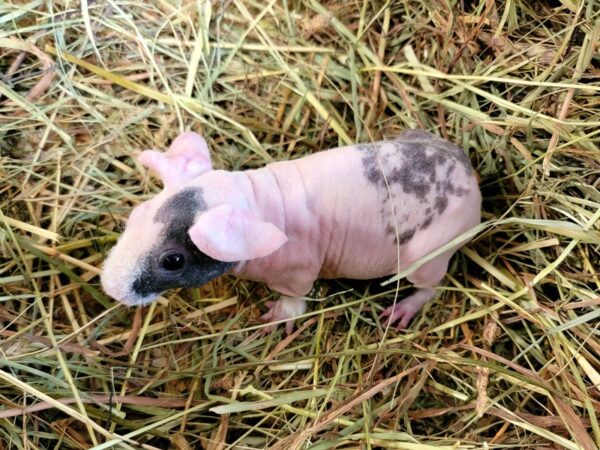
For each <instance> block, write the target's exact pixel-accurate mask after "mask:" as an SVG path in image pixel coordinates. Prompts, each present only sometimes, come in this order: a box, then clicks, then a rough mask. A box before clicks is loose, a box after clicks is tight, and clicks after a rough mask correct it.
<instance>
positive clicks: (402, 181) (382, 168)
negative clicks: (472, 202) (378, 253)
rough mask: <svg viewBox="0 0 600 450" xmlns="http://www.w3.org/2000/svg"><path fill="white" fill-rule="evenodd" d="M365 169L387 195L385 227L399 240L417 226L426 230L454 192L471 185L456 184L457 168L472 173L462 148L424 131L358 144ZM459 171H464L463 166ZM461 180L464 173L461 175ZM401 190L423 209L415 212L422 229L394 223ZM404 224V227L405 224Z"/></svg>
mask: <svg viewBox="0 0 600 450" xmlns="http://www.w3.org/2000/svg"><path fill="white" fill-rule="evenodd" d="M358 149H359V151H361V152H362V153H363V154H364V156H363V157H362V165H363V173H364V175H365V177H366V179H367V180H368V181H370V182H371V183H373V184H374V185H375V186H376V187H377V189H379V190H380V191H381V192H382V193H383V194H384V198H385V200H384V204H383V205H382V215H383V216H384V218H386V219H387V220H388V224H387V226H386V231H387V232H388V233H389V234H391V235H393V236H394V240H395V242H398V243H400V244H404V243H406V242H408V241H409V240H410V239H412V237H413V236H414V234H415V233H416V231H417V229H420V230H422V229H425V228H427V227H429V226H430V225H431V223H432V222H433V219H434V218H435V217H436V216H437V215H439V214H442V213H443V212H444V211H445V210H446V208H447V207H448V202H449V200H448V199H449V196H455V197H462V196H463V195H465V194H466V193H467V192H469V188H468V187H466V186H458V185H456V184H455V179H457V177H456V176H453V175H454V172H455V170H456V169H457V168H460V169H462V170H463V171H464V172H465V174H466V175H467V176H468V175H470V174H472V173H473V167H472V166H471V162H470V161H469V158H468V157H467V155H466V154H465V153H464V152H463V151H462V149H461V148H459V147H458V146H456V145H454V144H452V143H450V142H448V141H446V140H444V139H442V138H440V137H438V136H436V135H434V134H432V133H430V132H428V131H425V130H408V131H405V132H404V133H402V134H400V135H399V136H398V137H397V138H396V139H394V140H391V141H387V142H384V143H381V144H361V145H358ZM460 169H459V170H460ZM458 178H462V177H458ZM400 192H402V193H403V194H405V195H410V196H412V197H414V199H415V200H416V201H417V203H418V204H422V205H423V208H422V209H419V210H418V211H410V214H411V217H415V215H418V217H415V219H416V223H417V224H418V225H416V227H417V228H413V227H410V226H407V225H404V224H403V223H398V226H397V229H396V226H394V221H393V216H392V214H391V208H390V202H391V201H394V200H393V199H394V198H396V194H399V193H400ZM403 225H404V226H403Z"/></svg>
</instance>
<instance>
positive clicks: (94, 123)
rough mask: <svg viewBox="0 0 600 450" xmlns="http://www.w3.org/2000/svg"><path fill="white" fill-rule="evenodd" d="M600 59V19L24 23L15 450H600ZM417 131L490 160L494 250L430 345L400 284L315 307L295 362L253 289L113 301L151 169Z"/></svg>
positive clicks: (11, 318) (305, 11)
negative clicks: (153, 160)
mask: <svg viewBox="0 0 600 450" xmlns="http://www.w3.org/2000/svg"><path fill="white" fill-rule="evenodd" d="M450 5H452V6H450ZM599 41H600V10H599V8H598V5H597V2H594V1H584V0H579V1H578V0H560V1H558V0H552V1H551V0H547V1H538V2H529V1H526V0H479V1H477V0H471V1H462V0H461V1H438V0H436V1H425V0H403V1H400V0H398V1H383V0H381V1H360V2H359V1H356V2H336V1H319V0H299V1H293V0H286V1H275V0H272V1H270V2H254V1H251V0H228V1H213V2H209V1H204V0H199V1H193V0H182V1H180V2H167V1H159V2H140V3H137V2H136V1H135V0H133V1H131V2H113V1H93V2H92V1H88V2H81V3H79V2H68V1H64V0H57V1H53V2H45V1H42V0H31V1H29V2H26V3H25V2H18V1H16V0H9V1H8V2H4V3H2V4H0V74H1V76H0V155H1V156H0V174H1V176H2V180H3V182H2V185H1V190H0V201H1V212H0V233H1V234H0V238H1V240H0V248H1V251H2V260H1V261H0V285H1V286H2V287H1V293H0V299H1V302H0V350H1V351H2V355H1V356H2V360H1V364H0V379H1V380H2V381H1V382H0V418H1V420H0V449H13V448H15V449H43V448H55V449H58V448H60V449H87V448H94V449H98V450H99V449H107V448H123V449H138V448H139V449H142V448H143V449H165V448H173V449H182V450H183V449H192V448H198V449H200V448H202V449H211V450H216V449H224V448H246V449H249V448H253V449H263V448H273V449H288V448H293V449H299V448H306V449H314V450H317V449H318V450H324V449H329V448H362V449H374V448H402V449H411V450H421V449H422V450H425V449H434V448H435V449H438V450H439V449H451V448H452V449H468V448H482V447H484V446H485V448H491V449H504V448H507V449H508V448H541V449H570V450H576V449H585V450H592V449H596V448H598V447H600V423H599V420H598V417H597V416H598V415H600V294H599V292H600V274H599V273H598V272H599V270H598V268H599V267H600V264H599V262H598V257H599V248H600V221H599V219H600V191H599V184H600V177H599V174H600V150H599V143H600V56H599V53H598V42H599ZM414 127H422V128H426V129H429V130H432V131H434V132H436V133H438V134H439V135H441V136H443V137H445V138H447V139H450V140H452V141H454V142H456V143H457V144H458V145H460V146H461V147H462V148H464V149H465V151H466V152H468V155H469V157H470V159H471V161H472V162H473V164H474V166H475V167H476V169H477V172H478V174H479V177H480V179H481V188H482V192H483V195H484V217H483V220H484V223H483V225H482V226H481V227H480V228H479V229H478V230H477V231H478V233H477V236H476V237H475V238H474V239H473V241H472V242H471V243H470V244H469V245H468V246H467V247H465V248H464V249H463V250H462V251H461V252H460V253H459V254H458V255H457V256H455V257H454V258H453V260H452V266H451V268H450V272H449V275H448V276H447V278H446V282H445V285H444V286H443V287H442V288H440V295H439V297H438V299H437V300H436V301H435V302H433V303H432V304H431V305H430V306H428V307H426V308H425V310H424V311H423V313H422V314H420V315H419V316H418V317H417V318H416V319H415V320H414V321H413V323H412V324H411V326H410V328H409V329H408V330H406V331H396V330H393V329H386V326H385V323H382V322H381V321H380V320H379V319H378V315H379V313H380V312H381V311H382V309H383V308H384V307H385V306H387V305H389V304H390V303H391V301H393V298H394V288H390V287H389V286H387V287H381V286H380V284H379V283H376V282H371V283H356V284H353V285H347V284H345V283H344V282H341V281H339V282H319V283H317V285H316V286H315V291H314V292H313V294H312V297H313V298H315V299H320V301H312V302H310V305H311V309H310V310H309V312H308V313H307V314H306V315H305V316H304V317H303V319H301V320H299V321H298V322H297V324H298V328H297V329H296V331H295V332H294V333H293V334H291V335H290V336H286V335H285V333H284V331H283V330H282V329H278V330H277V331H275V332H273V333H266V334H265V333H262V331H261V330H262V328H263V324H262V323H261V322H260V321H259V319H258V318H259V316H260V314H261V312H262V311H264V302H266V301H269V300H272V299H273V293H271V292H270V291H269V290H268V289H266V288H265V287H264V286H262V285H260V284H257V283H250V282H241V281H237V280H235V279H233V278H229V277H223V278H220V279H218V280H216V281H214V282H212V283H210V284H209V285H207V286H203V287H201V288H199V289H191V290H181V291H172V292H169V293H167V294H166V295H165V298H164V299H163V300H161V301H160V302H159V303H156V304H153V305H152V306H149V307H146V308H144V309H128V308H125V307H123V306H119V305H116V304H115V303H114V302H113V301H112V299H110V298H108V297H107V296H106V295H105V294H104V293H103V292H102V291H101V289H100V287H99V277H98V274H99V273H100V267H101V262H102V260H103V258H104V257H105V255H106V252H107V251H108V249H109V248H110V247H111V245H112V244H113V243H114V241H115V240H116V238H117V237H118V235H119V233H120V230H121V227H122V224H123V221H124V220H125V219H126V217H127V215H128V212H129V211H130V210H131V208H132V206H134V205H136V204H138V203H139V202H141V201H143V200H145V199H148V198H150V197H151V196H152V195H154V194H155V193H156V192H158V191H159V190H160V188H161V186H160V183H159V182H158V180H157V179H155V178H154V177H151V176H149V175H148V173H147V172H145V171H144V169H143V168H142V167H141V166H140V165H139V163H137V162H136V161H135V160H134V159H133V158H132V156H134V155H135V154H136V152H138V151H139V150H141V149H144V148H151V147H152V148H166V147H167V146H168V144H169V142H170V141H171V140H172V139H173V138H174V137H175V136H176V135H177V134H178V133H180V132H182V131H184V130H189V129H191V130H194V131H198V132H201V133H202V134H203V135H204V136H205V137H206V138H207V140H208V142H209V146H210V147H211V149H212V152H213V157H214V159H215V161H216V165H217V166H218V167H222V168H227V169H241V168H253V167H259V166H262V165H264V164H265V163H266V162H269V161H273V160H285V159H291V158H297V157H300V156H302V155H305V154H308V153H312V152H316V151H319V150H321V149H325V148H331V147H335V146H339V145H343V144H346V143H353V142H368V141H371V140H378V139H381V138H386V137H392V136H394V135H397V134H398V133H399V132H400V131H401V130H403V129H406V128H414ZM405 287H406V288H407V287H408V285H406V286H405V285H404V284H402V285H401V292H400V294H401V295H403V293H404V292H405V291H404V289H405Z"/></svg>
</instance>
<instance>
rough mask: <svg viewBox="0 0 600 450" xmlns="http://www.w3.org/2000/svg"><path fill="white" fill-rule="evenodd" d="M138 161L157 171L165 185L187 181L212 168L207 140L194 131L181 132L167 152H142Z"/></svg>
mask: <svg viewBox="0 0 600 450" xmlns="http://www.w3.org/2000/svg"><path fill="white" fill-rule="evenodd" d="M138 161H139V162H141V163H142V164H143V165H145V166H146V167H148V168H150V169H153V170H155V171H157V172H158V174H159V175H160V178H161V179H162V181H163V184H164V185H165V187H168V186H176V185H178V184H182V183H185V182H186V181H189V180H191V179H192V178H194V177H197V176H198V175H201V174H202V173H204V172H207V171H209V170H211V169H212V163H211V161H210V153H209V151H208V145H207V144H206V141H205V140H204V138H203V137H202V136H200V135H199V134H197V133H192V132H187V133H183V134H180V135H179V136H178V137H177V138H176V139H175V140H174V141H173V143H172V144H171V146H170V147H169V149H168V150H167V151H166V152H159V151H156V150H146V151H144V152H142V153H141V154H140V155H139V156H138Z"/></svg>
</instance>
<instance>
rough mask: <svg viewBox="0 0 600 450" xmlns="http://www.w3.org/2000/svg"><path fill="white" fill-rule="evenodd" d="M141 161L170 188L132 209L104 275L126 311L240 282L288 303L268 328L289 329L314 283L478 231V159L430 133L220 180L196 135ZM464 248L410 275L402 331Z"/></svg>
mask: <svg viewBox="0 0 600 450" xmlns="http://www.w3.org/2000/svg"><path fill="white" fill-rule="evenodd" d="M139 160H140V162H142V164H144V165H146V166H147V167H149V168H151V169H154V170H155V171H157V172H158V173H159V174H160V176H161V178H162V181H163V183H164V190H163V191H162V192H161V193H160V194H158V195H157V196H156V197H154V198H153V199H152V200H149V201H147V202H144V203H142V204H140V205H139V206H137V207H136V208H135V209H134V210H133V211H132V213H131V216H130V217H129V220H128V221H127V226H126V228H125V231H124V233H123V235H122V236H121V238H120V239H119V241H118V242H117V244H116V245H115V247H114V248H113V249H112V250H111V252H110V254H109V256H108V259H107V260H106V261H105V263H104V270H103V273H102V284H103V287H104V290H105V291H106V292H107V293H108V294H109V295H111V296H112V297H114V298H115V299H117V300H119V301H121V302H123V303H125V304H127V305H144V304H147V303H149V302H151V301H153V300H154V299H155V298H156V297H157V296H158V295H159V294H160V293H161V292H163V291H165V290H167V289H170V288H175V287H193V286H198V285H201V284H203V283H206V282H208V281H209V280H212V279H213V278H215V277H218V276H219V275H222V274H224V273H226V272H231V273H233V274H235V275H237V276H238V277H241V278H246V279H251V280H256V281H261V282H264V283H266V284H267V285H268V286H269V287H270V288H271V289H274V290H275V291H278V292H280V293H281V294H283V295H284V297H283V298H282V299H281V300H279V301H278V302H275V303H274V304H271V306H270V311H269V312H268V313H267V314H265V315H264V316H263V318H264V319H266V320H284V319H288V322H287V327H288V330H289V329H291V326H292V320H293V318H294V317H296V316H298V315H301V314H303V313H304V311H305V310H306V305H305V301H304V299H303V298H301V297H302V296H305V295H306V294H307V293H308V292H309V291H310V289H311V287H312V285H313V282H314V281H315V280H316V279H317V278H353V279H369V278H377V277H382V276H386V275H392V274H395V273H398V272H399V271H401V270H404V269H406V268H407V267H409V266H410V265H411V264H412V263H414V262H415V261H416V260H418V259H420V258H421V257H423V256H425V255H427V254H428V253H430V252H431V251H433V250H435V249H437V248H439V247H441V246H443V245H444V244H447V243H448V242H450V241H451V240H452V239H454V238H455V237H457V236H459V235H460V234H462V233H463V232H465V231H466V230H468V229H470V228H472V227H474V226H475V225H476V224H478V223H479V221H480V214H481V212H480V209H481V195H480V192H479V188H478V185H477V180H476V178H475V174H474V171H473V168H472V166H471V164H470V162H469V159H468V158H467V156H466V155H465V154H464V152H463V151H462V150H461V149H460V148H459V147H457V146H456V145H454V144H451V143H449V142H447V141H445V140H443V139H441V138H439V137H437V136H435V135H433V134H431V133H429V132H427V131H423V130H411V131H406V132H404V133H402V134H401V135H400V136H398V137H397V138H396V139H393V140H389V141H383V142H376V143H373V144H360V145H351V146H348V147H341V148H337V149H333V150H327V151H322V152H318V153H316V154H313V155H310V156H306V157H304V158H299V159H296V160H293V161H284V162H275V163H272V164H268V165H267V166H266V167H263V168H261V169H257V170H247V171H244V172H227V171H224V170H213V169H212V164H211V160H210V155H209V151H208V147H207V145H206V142H205V140H204V139H203V138H202V137H200V136H199V135H197V134H195V133H184V134H182V135H180V136H179V137H178V138H177V139H175V141H174V142H173V144H172V145H171V147H170V148H169V150H167V152H166V153H162V152H157V151H145V152H143V153H142V154H141V155H140V157H139ZM456 250H457V248H453V249H451V250H449V251H447V252H446V253H443V254H441V255H439V256H437V257H436V258H434V259H432V260H431V261H429V262H427V263H425V264H424V265H422V266H421V267H419V268H418V269H417V270H415V271H414V272H412V273H411V274H410V275H409V276H408V277H407V278H408V280H409V281H410V282H412V283H414V285H415V286H416V287H417V290H416V291H415V293H413V294H412V295H410V296H408V297H407V298H405V299H403V300H402V301H400V302H398V303H397V304H395V305H394V306H392V307H390V308H388V309H386V310H385V311H384V313H383V316H389V321H390V322H391V323H396V324H398V325H399V326H400V327H405V326H406V325H407V324H408V322H409V321H410V319H411V318H412V317H413V316H414V314H415V313H416V312H417V311H419V309H420V308H421V307H422V306H423V305H424V304H425V303H427V302H428V301H429V300H430V299H432V298H433V297H434V293H435V291H434V289H433V288H434V287H435V286H436V285H437V284H438V283H440V281H441V280H442V278H443V277H444V275H445V273H446V270H447V267H448V260H449V259H450V257H451V256H452V254H453V253H454V252H455V251H456Z"/></svg>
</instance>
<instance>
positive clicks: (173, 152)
mask: <svg viewBox="0 0 600 450" xmlns="http://www.w3.org/2000/svg"><path fill="white" fill-rule="evenodd" d="M139 161H140V162H141V163H142V164H144V165H146V166H147V167H149V168H151V169H153V170H155V171H157V172H158V173H159V175H160V177H161V178H162V180H163V184H164V190H163V191H162V192H161V193H160V194H159V195H157V196H156V197H154V198H153V199H152V200H149V201H147V202H144V203H142V204H140V205H139V206H137V207H136V208H135V209H134V210H133V211H132V213H131V215H130V216H129V219H128V220H127V225H126V227H125V231H124V232H123V234H122V236H121V237H120V238H119V241H118V242H117V244H116V245H115V246H114V247H113V249H112V250H111V251H110V254H109V256H108V258H107V259H106V261H105V262H104V268H103V271H102V286H103V288H104V290H105V291H106V293H108V294H109V295H110V296H112V297H114V298H115V299H117V300H119V301H120V302H122V303H125V304H127V305H145V304H147V303H150V302H152V301H153V300H155V299H156V297H157V296H158V295H159V294H160V293H161V292H163V291H165V290H167V289H171V288H175V287H193V286H199V285H201V284H204V283H206V282H208V281H210V280H212V279H213V278H216V277H218V276H219V275H222V274H224V273H225V272H227V271H229V270H230V269H232V268H233V267H234V266H235V265H236V263H238V262H241V261H247V260H251V259H256V258H261V257H264V256H267V255H269V254H271V253H273V252H274V251H275V250H277V249H278V248H279V247H281V246H282V245H283V244H284V243H285V242H286V241H287V237H286V236H285V234H283V232H282V231H280V230H279V229H278V228H277V227H276V226H275V225H273V224H271V223H269V222H265V221H262V220H261V219H260V218H259V217H257V216H255V215H254V214H253V213H252V212H251V211H248V210H245V209H241V208H239V207H236V206H235V205H230V204H227V203H223V204H216V205H213V206H211V207H209V206H208V205H207V204H206V202H205V199H204V195H203V189H202V187H201V185H202V183H195V179H196V178H197V177H200V176H201V175H202V174H203V173H205V172H208V171H210V170H212V163H211V160H210V154H209V151H208V147H207V145H206V141H205V140H204V139H203V138H202V137H200V136H199V135H197V134H195V133H184V134H182V135H181V136H179V137H178V138H177V139H175V141H173V144H172V145H171V147H170V148H169V150H168V151H167V152H166V153H162V152H158V151H154V150H147V151H145V152H142V154H141V155H140V157H139Z"/></svg>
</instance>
